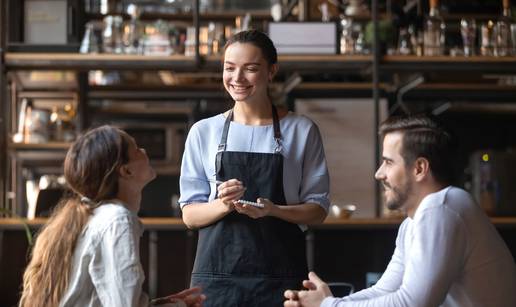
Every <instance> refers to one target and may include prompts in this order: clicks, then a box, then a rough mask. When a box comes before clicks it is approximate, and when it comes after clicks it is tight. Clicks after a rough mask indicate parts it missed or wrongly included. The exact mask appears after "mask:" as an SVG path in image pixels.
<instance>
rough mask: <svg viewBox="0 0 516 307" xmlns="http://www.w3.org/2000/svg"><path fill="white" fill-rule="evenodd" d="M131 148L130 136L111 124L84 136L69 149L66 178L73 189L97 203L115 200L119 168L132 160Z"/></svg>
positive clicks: (66, 159) (65, 167) (65, 169)
mask: <svg viewBox="0 0 516 307" xmlns="http://www.w3.org/2000/svg"><path fill="white" fill-rule="evenodd" d="M128 147H129V142H128V135H127V134H126V133H125V132H124V131H122V130H120V129H117V128H115V127H111V126H107V125H106V126H102V127H98V128H95V129H93V130H90V131H89V132H87V133H86V134H84V135H83V136H81V137H80V138H79V139H78V140H77V141H76V142H75V143H74V144H73V145H72V147H71V148H70V149H69V151H68V153H67V155H66V158H65V162H64V175H65V178H66V181H67V183H68V184H69V186H70V188H71V189H72V190H73V191H75V192H76V193H78V194H79V195H81V196H86V197H88V198H89V199H91V200H92V201H93V202H99V201H100V200H105V199H109V198H113V197H115V195H116V194H117V193H118V172H117V169H118V168H119V167H120V166H121V165H123V164H126V163H127V162H128V161H129V157H128V152H127V151H128Z"/></svg>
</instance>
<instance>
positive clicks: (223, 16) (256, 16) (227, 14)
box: [86, 10, 272, 24]
mask: <svg viewBox="0 0 516 307" xmlns="http://www.w3.org/2000/svg"><path fill="white" fill-rule="evenodd" d="M247 12H249V11H248V10H230V11H213V12H200V13H199V18H200V21H201V22H211V21H234V20H235V18H236V17H238V16H243V15H245V14H246V13H247ZM104 17H105V15H102V14H92V13H89V14H86V18H87V19H88V20H102V19H103V18H104ZM122 17H123V18H124V19H125V20H129V19H130V18H131V17H130V16H129V15H128V14H122ZM251 17H252V19H253V20H260V21H261V20H272V17H271V13H270V11H269V10H253V11H252V15H251ZM157 19H163V20H168V21H182V22H189V23H190V24H191V22H192V20H193V14H192V13H184V12H180V13H158V12H156V13H152V12H143V13H142V15H141V16H140V20H144V21H156V20H157Z"/></svg>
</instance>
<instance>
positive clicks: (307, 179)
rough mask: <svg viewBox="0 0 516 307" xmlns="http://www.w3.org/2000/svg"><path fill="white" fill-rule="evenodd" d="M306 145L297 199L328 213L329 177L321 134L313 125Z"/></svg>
mask: <svg viewBox="0 0 516 307" xmlns="http://www.w3.org/2000/svg"><path fill="white" fill-rule="evenodd" d="M306 144H307V145H306V148H305V154H304V159H303V173H302V179H301V186H300V191H299V192H300V193H299V199H300V201H301V202H302V203H316V204H318V205H320V206H321V207H323V208H324V210H326V212H328V209H329V207H330V199H329V194H330V176H329V174H328V167H327V165H326V157H325V154H324V146H323V142H322V138H321V133H320V132H319V128H318V127H317V125H316V124H315V123H314V124H313V125H312V127H311V128H310V130H309V132H308V136H307V142H306Z"/></svg>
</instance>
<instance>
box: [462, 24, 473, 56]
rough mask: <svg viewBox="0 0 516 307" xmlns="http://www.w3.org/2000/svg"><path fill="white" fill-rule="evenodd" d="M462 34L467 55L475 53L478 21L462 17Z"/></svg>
mask: <svg viewBox="0 0 516 307" xmlns="http://www.w3.org/2000/svg"><path fill="white" fill-rule="evenodd" d="M460 34H461V36H462V44H463V48H464V49H463V50H464V55H465V56H472V55H475V40H476V38H477V22H476V21H475V19H472V18H462V19H461V21H460Z"/></svg>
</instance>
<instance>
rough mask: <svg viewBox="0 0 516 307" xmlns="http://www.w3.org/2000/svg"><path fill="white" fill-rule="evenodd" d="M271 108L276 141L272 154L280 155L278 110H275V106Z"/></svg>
mask: <svg viewBox="0 0 516 307" xmlns="http://www.w3.org/2000/svg"><path fill="white" fill-rule="evenodd" d="M271 106H272V125H273V127H274V140H275V141H276V148H274V153H280V152H281V150H282V149H283V146H282V145H281V130H280V123H279V117H278V110H277V109H276V106H275V105H271Z"/></svg>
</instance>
